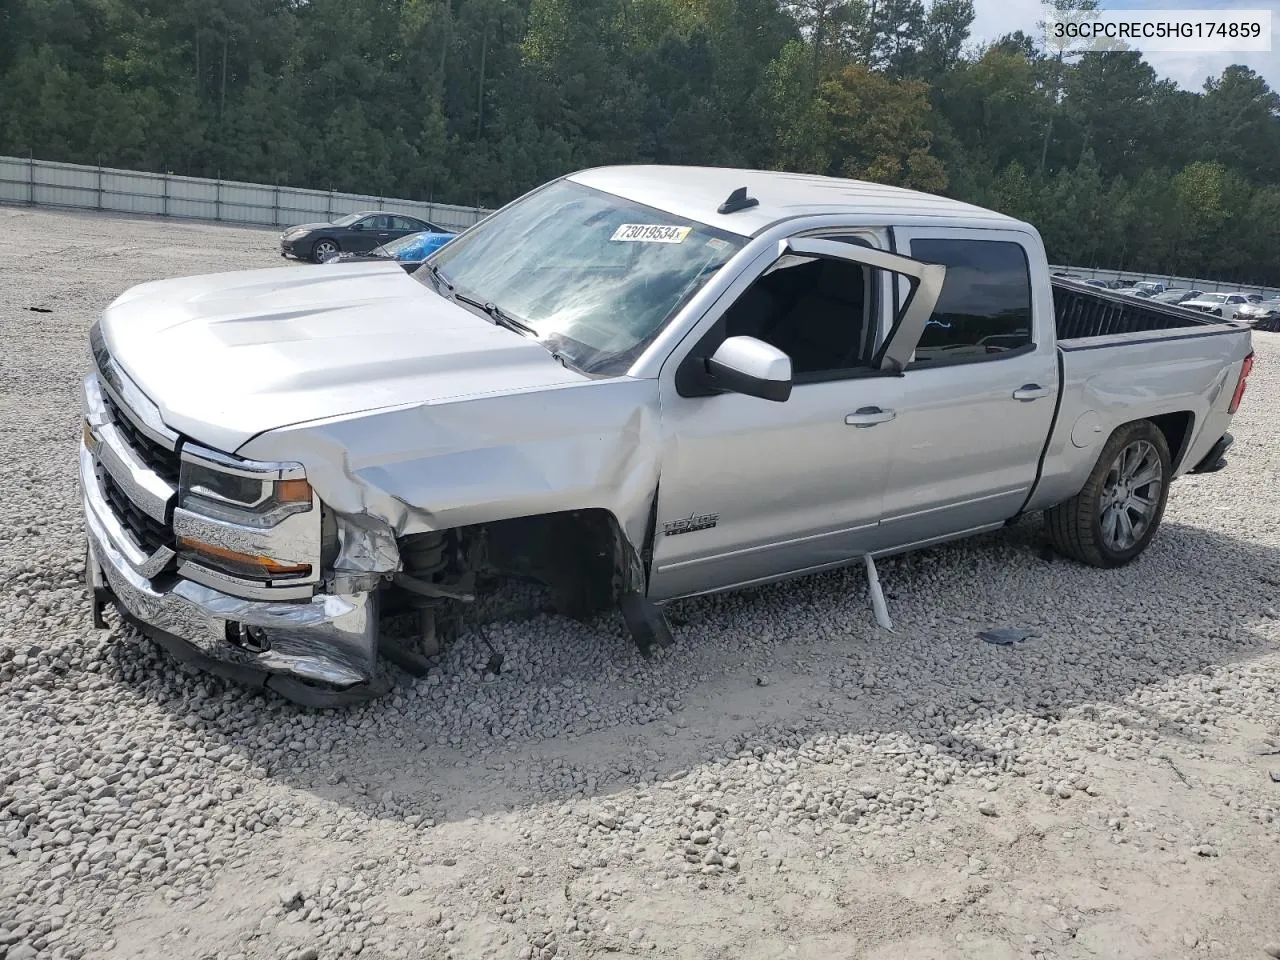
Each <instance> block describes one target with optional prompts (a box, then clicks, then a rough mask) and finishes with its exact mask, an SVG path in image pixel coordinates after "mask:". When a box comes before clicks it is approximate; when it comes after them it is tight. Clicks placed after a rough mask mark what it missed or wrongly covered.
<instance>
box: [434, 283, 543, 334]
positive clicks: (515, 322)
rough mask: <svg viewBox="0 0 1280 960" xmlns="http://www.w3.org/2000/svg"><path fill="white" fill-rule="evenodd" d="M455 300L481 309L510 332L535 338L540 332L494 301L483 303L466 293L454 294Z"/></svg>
mask: <svg viewBox="0 0 1280 960" xmlns="http://www.w3.org/2000/svg"><path fill="white" fill-rule="evenodd" d="M453 298H454V299H455V300H461V301H462V302H463V303H469V304H471V306H473V307H479V308H480V309H481V310H483V311H484V312H485V313H487V314H488V315H489V317H490V319H492V320H493V322H494V323H496V324H498V325H500V326H503V327H506V328H507V329H508V330H514V331H515V332H516V333H524V334H528V335H529V336H533V337H536V336H537V335H538V331H537V330H535V329H534V328H533V327H531V326H529V324H527V323H525V322H524V321H523V320H520V319H518V318H517V317H513V316H511V314H509V313H507V312H506V311H504V310H503V309H502V308H501V307H500V306H498V305H497V304H496V303H494V302H492V301H488V302H485V303H482V302H480V301H479V300H477V299H476V298H475V297H469V296H467V295H466V294H465V293H457V292H456V291H455V292H454V294H453Z"/></svg>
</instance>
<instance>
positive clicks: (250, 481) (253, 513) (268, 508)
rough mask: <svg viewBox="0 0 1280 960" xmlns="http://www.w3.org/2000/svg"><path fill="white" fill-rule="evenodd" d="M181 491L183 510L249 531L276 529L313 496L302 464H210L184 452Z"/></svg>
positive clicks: (203, 457) (223, 461)
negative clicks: (237, 525) (250, 529)
mask: <svg viewBox="0 0 1280 960" xmlns="http://www.w3.org/2000/svg"><path fill="white" fill-rule="evenodd" d="M179 489H180V493H179V498H178V499H179V503H180V504H181V505H182V507H183V508H184V509H186V510H190V511H192V512H193V513H199V514H203V515H204V516H206V517H212V518H213V519H215V520H225V521H227V522H228V523H238V524H242V525H244V526H248V527H274V526H275V525H276V524H278V523H279V522H280V521H281V520H283V519H284V518H285V517H289V516H292V515H293V514H295V513H306V512H308V511H309V510H311V509H312V502H313V500H314V497H315V495H314V493H313V491H312V489H311V484H310V483H308V482H307V480H306V479H305V477H304V476H303V468H302V465H301V464H298V463H269V464H267V463H264V464H253V463H244V462H238V461H235V460H231V459H230V458H222V457H221V456H219V457H218V458H217V460H213V459H210V456H209V455H202V454H194V453H190V452H189V451H187V450H185V449H184V450H183V453H182V471H181V474H180V476H179Z"/></svg>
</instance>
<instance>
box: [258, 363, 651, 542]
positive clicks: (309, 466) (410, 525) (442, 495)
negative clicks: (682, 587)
mask: <svg viewBox="0 0 1280 960" xmlns="http://www.w3.org/2000/svg"><path fill="white" fill-rule="evenodd" d="M658 416H659V413H658V392H657V382H656V381H653V380H640V379H633V378H629V377H617V378H611V379H607V380H591V381H587V382H584V383H578V384H571V385H567V386H563V387H556V388H551V389H545V390H539V391H536V392H527V393H507V394H489V395H483V396H479V397H471V398H467V399H463V400H457V401H442V402H434V403H424V404H415V405H411V406H401V407H395V408H391V409H385V410H378V411H373V412H369V413H364V414H355V415H350V416H345V417H339V418H333V419H329V420H320V421H312V422H309V423H301V424H295V425H293V426H288V427H283V428H280V429H277V430H272V431H269V432H267V433H263V434H260V435H259V436H257V437H254V438H253V439H252V440H250V441H249V442H248V443H246V444H244V445H243V446H242V447H241V448H240V449H239V450H238V451H236V452H237V453H238V454H239V455H241V456H244V457H250V458H253V459H260V460H271V461H279V460H284V461H297V462H299V463H301V464H303V466H304V467H305V468H306V471H307V479H308V480H309V481H310V482H311V485H312V486H313V487H314V488H315V490H316V493H317V494H318V495H319V497H320V499H321V501H322V502H323V503H324V504H325V505H326V506H327V507H328V508H329V509H330V510H332V511H334V512H335V513H336V514H338V515H339V517H342V516H343V515H345V516H347V517H366V518H372V519H373V520H374V521H379V522H381V523H382V524H385V525H386V527H387V528H389V529H390V531H391V532H392V533H394V535H395V536H396V537H397V538H399V537H403V536H406V535H408V534H414V533H426V532H429V531H433V530H449V529H454V528H456V527H462V526H468V525H471V524H479V523H491V522H493V521H496V520H507V519H513V518H516V517H524V516H533V515H538V514H546V513H555V512H560V511H567V510H584V509H602V510H607V511H608V512H609V513H611V514H612V515H613V516H614V517H615V518H616V519H617V522H618V525H619V528H620V529H621V531H622V532H623V534H625V536H626V538H627V540H628V541H629V542H630V543H631V545H632V547H633V549H634V550H635V551H636V553H637V554H640V553H641V552H642V550H643V546H644V540H645V536H646V533H647V529H648V523H649V514H650V510H651V507H652V504H653V498H654V494H655V492H656V490H657V485H658V472H659V461H658V450H659V441H658ZM369 526H370V525H369V524H368V523H366V524H365V527H369Z"/></svg>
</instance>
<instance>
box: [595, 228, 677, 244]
mask: <svg viewBox="0 0 1280 960" xmlns="http://www.w3.org/2000/svg"><path fill="white" fill-rule="evenodd" d="M692 230H693V227H672V226H668V225H666V224H662V223H624V224H622V225H621V226H619V227H618V229H617V230H615V231H613V236H612V237H610V238H609V239H610V240H616V241H618V242H620V243H684V238H685V237H687V236H688V235H689V233H690V232H691V231H692Z"/></svg>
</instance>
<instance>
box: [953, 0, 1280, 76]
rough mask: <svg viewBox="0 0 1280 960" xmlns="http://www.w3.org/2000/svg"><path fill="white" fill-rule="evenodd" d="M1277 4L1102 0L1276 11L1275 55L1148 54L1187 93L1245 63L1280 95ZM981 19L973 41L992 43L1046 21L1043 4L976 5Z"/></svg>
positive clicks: (1020, 0)
mask: <svg viewBox="0 0 1280 960" xmlns="http://www.w3.org/2000/svg"><path fill="white" fill-rule="evenodd" d="M1276 4H1277V0H1263V2H1259V0H1236V2H1221V0H1196V2H1193V3H1187V2H1183V0H1123V2H1108V0H1100V2H1099V6H1100V7H1101V8H1103V9H1105V10H1137V9H1149V10H1266V9H1270V10H1271V34H1272V36H1271V51H1270V52H1269V53H1203V54H1185V53H1147V54H1145V55H1144V56H1145V59H1146V61H1147V62H1148V63H1149V64H1151V66H1152V67H1154V68H1155V70H1156V73H1158V74H1159V75H1160V76H1161V77H1162V78H1167V79H1170V80H1174V81H1176V82H1177V84H1178V86H1180V87H1182V88H1184V89H1187V90H1199V89H1201V87H1202V86H1203V84H1204V80H1205V78H1206V77H1209V76H1218V75H1219V74H1221V73H1222V71H1223V68H1225V67H1227V66H1229V65H1230V64H1233V63H1243V64H1245V65H1246V66H1249V67H1252V68H1253V69H1254V70H1256V71H1257V72H1258V73H1260V74H1262V75H1263V76H1264V77H1266V78H1267V82H1268V83H1269V84H1270V85H1271V89H1273V90H1280V7H1277V5H1276ZM974 7H975V8H976V12H977V16H976V17H975V19H974V22H973V29H972V31H971V34H970V35H971V37H972V39H973V40H975V41H984V42H989V41H991V40H994V39H996V38H997V37H999V36H1000V35H1002V34H1005V33H1009V32H1012V31H1014V30H1024V31H1026V32H1027V33H1029V34H1032V35H1035V36H1038V35H1039V31H1038V29H1037V27H1036V23H1037V21H1039V20H1042V19H1043V18H1044V11H1043V8H1042V7H1041V5H1040V0H974Z"/></svg>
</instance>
